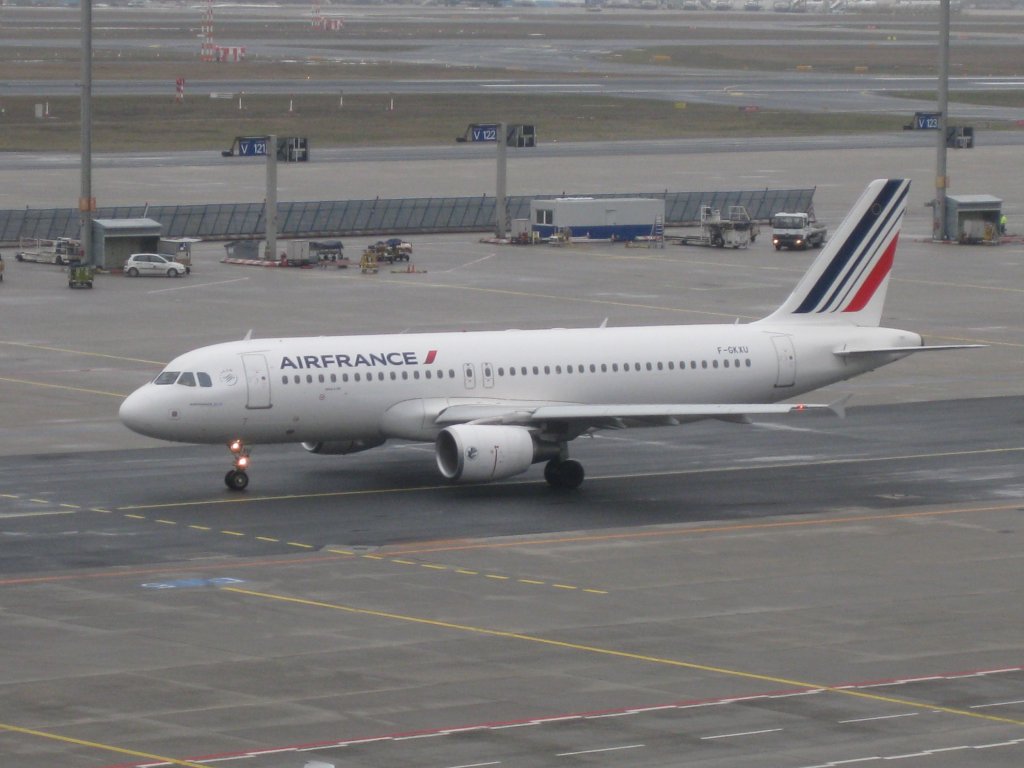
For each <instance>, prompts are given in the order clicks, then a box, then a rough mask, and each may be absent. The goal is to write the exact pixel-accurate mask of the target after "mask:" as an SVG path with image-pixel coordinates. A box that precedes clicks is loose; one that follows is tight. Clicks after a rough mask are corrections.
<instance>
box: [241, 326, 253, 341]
mask: <svg viewBox="0 0 1024 768" xmlns="http://www.w3.org/2000/svg"><path fill="white" fill-rule="evenodd" d="M251 339H252V328H250V329H249V330H248V331H246V332H245V336H243V337H242V341H250V340H251Z"/></svg>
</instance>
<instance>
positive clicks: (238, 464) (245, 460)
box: [235, 456, 249, 469]
mask: <svg viewBox="0 0 1024 768" xmlns="http://www.w3.org/2000/svg"><path fill="white" fill-rule="evenodd" d="M248 466H249V457H248V456H239V457H238V458H237V459H235V469H246V468H247V467H248Z"/></svg>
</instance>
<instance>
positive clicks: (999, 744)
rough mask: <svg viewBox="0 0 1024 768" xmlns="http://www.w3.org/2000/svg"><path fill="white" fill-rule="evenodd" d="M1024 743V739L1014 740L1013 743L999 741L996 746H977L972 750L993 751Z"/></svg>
mask: <svg viewBox="0 0 1024 768" xmlns="http://www.w3.org/2000/svg"><path fill="white" fill-rule="evenodd" d="M1022 742H1024V739H1014V740H1013V741H999V742H996V743H995V744H976V745H975V746H973V747H971V749H992V748H994V747H1013V746H1016V745H1017V744H1020V743H1022Z"/></svg>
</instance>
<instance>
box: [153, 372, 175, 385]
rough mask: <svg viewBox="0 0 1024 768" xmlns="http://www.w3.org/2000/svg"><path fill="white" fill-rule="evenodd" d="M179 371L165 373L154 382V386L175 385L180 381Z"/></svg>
mask: <svg viewBox="0 0 1024 768" xmlns="http://www.w3.org/2000/svg"><path fill="white" fill-rule="evenodd" d="M178 373H179V372H178V371H164V372H163V373H161V374H160V375H159V376H157V377H156V379H155V380H154V381H153V383H154V384H173V383H174V382H175V381H177V380H178Z"/></svg>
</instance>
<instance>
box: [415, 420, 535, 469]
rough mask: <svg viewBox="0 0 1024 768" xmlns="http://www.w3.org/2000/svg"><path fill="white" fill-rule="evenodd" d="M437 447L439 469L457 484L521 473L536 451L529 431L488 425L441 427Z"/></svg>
mask: <svg viewBox="0 0 1024 768" xmlns="http://www.w3.org/2000/svg"><path fill="white" fill-rule="evenodd" d="M434 448H435V451H436V453H437V468H438V469H440V470H441V474H442V475H444V476H445V477H446V478H448V479H449V480H454V481H455V482H457V483H485V482H488V481H490V480H504V479H505V478H506V477H512V476H513V475H518V474H520V473H522V472H525V471H526V470H527V469H529V468H530V465H531V464H533V462H534V461H535V458H534V457H535V456H536V454H537V451H536V450H535V448H534V442H533V436H532V435H531V434H530V430H528V429H526V428H525V427H503V426H492V425H488V424H456V425H454V426H451V427H447V428H445V429H442V430H441V433H440V434H439V435H438V436H437V440H436V441H435V443H434Z"/></svg>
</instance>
